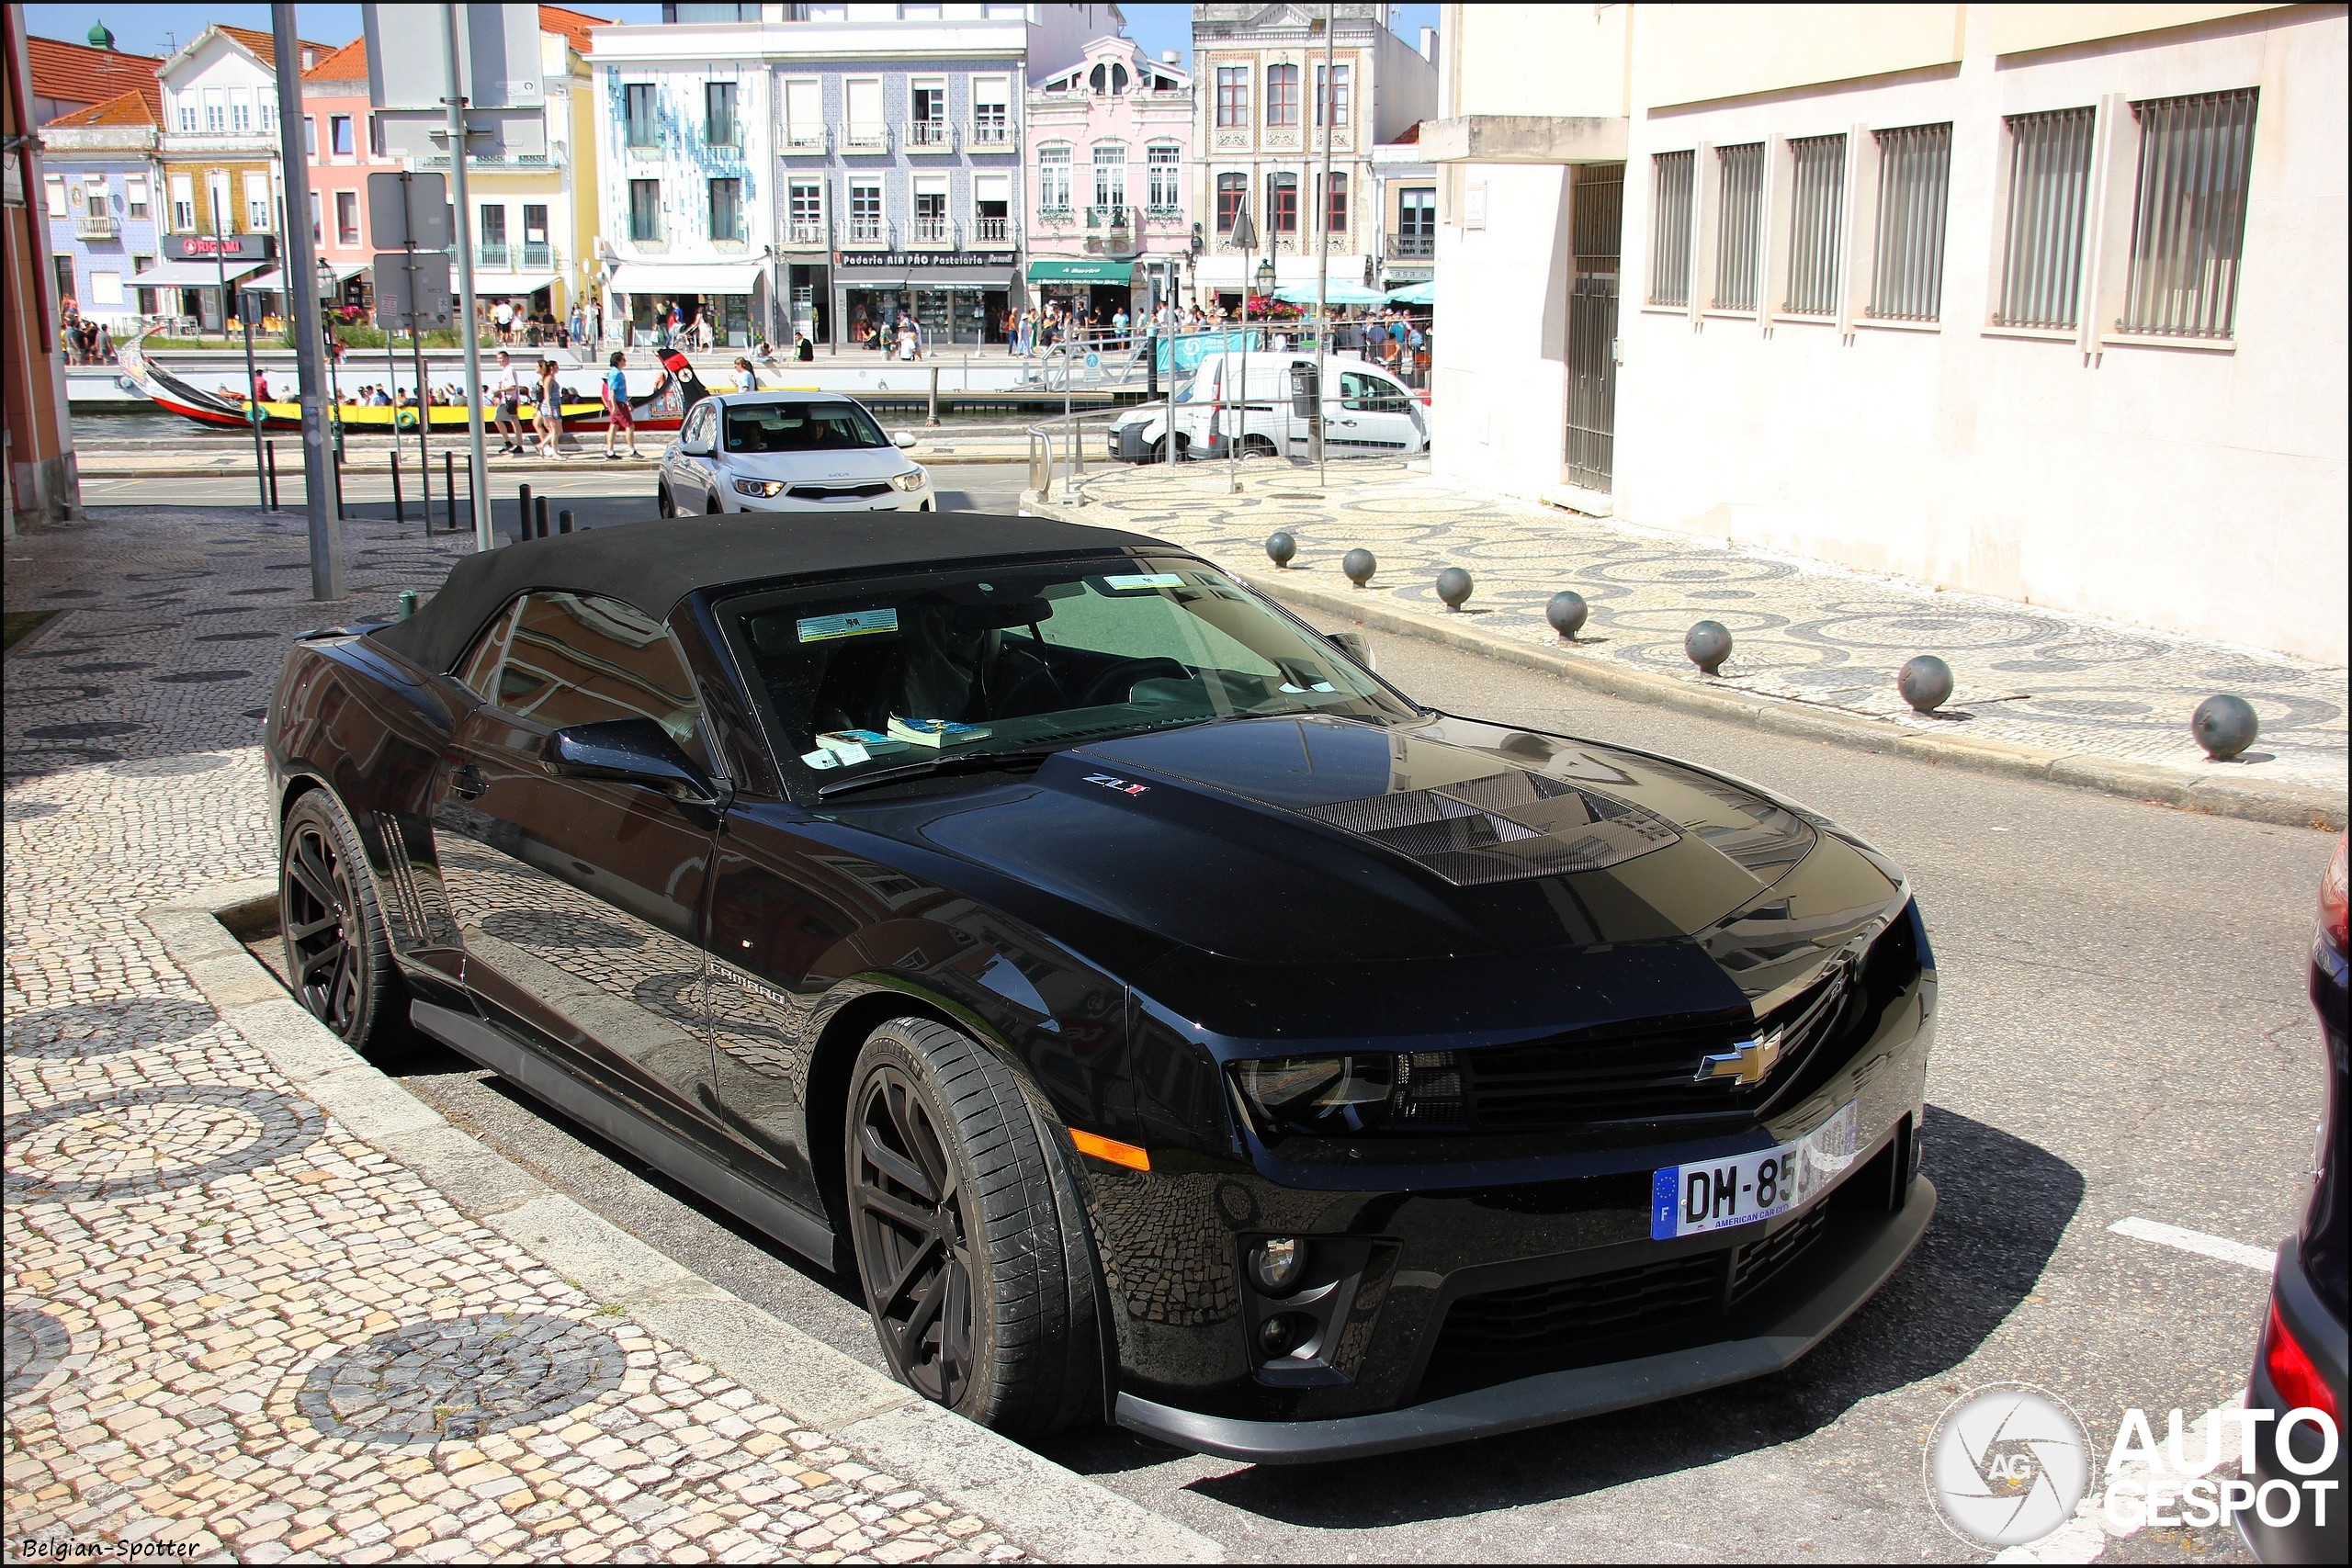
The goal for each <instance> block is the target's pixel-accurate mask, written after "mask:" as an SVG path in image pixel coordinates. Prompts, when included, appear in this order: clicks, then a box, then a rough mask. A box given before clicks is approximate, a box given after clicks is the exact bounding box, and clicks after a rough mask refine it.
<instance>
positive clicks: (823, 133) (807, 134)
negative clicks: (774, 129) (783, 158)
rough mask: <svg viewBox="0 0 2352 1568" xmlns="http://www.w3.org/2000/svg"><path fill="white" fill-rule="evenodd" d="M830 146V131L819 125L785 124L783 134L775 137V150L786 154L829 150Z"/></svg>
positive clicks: (831, 143)
mask: <svg viewBox="0 0 2352 1568" xmlns="http://www.w3.org/2000/svg"><path fill="white" fill-rule="evenodd" d="M832 146H833V137H832V132H831V131H830V130H827V129H826V128H825V127H823V126H821V125H795V126H786V128H785V131H784V134H783V135H782V136H780V137H778V138H777V139H776V151H777V152H782V153H785V154H787V155H789V154H791V153H795V152H800V153H809V152H831V151H832Z"/></svg>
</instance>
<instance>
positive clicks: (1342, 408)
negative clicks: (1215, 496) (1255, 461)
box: [1109, 353, 1430, 463]
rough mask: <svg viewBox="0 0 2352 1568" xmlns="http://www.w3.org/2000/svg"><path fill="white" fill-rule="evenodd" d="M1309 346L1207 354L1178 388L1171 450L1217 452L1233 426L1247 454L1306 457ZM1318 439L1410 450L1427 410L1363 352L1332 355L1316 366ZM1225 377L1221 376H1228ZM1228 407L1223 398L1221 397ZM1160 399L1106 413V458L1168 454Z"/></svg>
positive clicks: (1351, 451) (1421, 437) (1363, 452)
mask: <svg viewBox="0 0 2352 1568" xmlns="http://www.w3.org/2000/svg"><path fill="white" fill-rule="evenodd" d="M1315 369H1316V366H1315V356H1314V355H1312V354H1303V353H1289V354H1268V353H1251V354H1230V353H1225V354H1212V355H1207V356H1205V357H1204V358H1203V359H1202V361H1201V363H1200V367H1199V368H1198V369H1196V370H1194V371H1193V373H1192V375H1191V377H1190V378H1187V379H1185V380H1183V381H1181V382H1179V383H1178V384H1177V388H1176V454H1177V456H1178V457H1225V456H1226V455H1227V438H1228V436H1229V435H1231V434H1238V438H1239V440H1240V444H1241V453H1242V456H1244V457H1250V456H1255V455H1259V454H1263V455H1265V456H1267V457H1306V456H1307V455H1308V453H1309V451H1310V450H1311V446H1310V439H1311V438H1310V431H1309V425H1310V423H1311V420H1310V414H1311V412H1312V411H1313V409H1314V407H1315V397H1314V394H1313V391H1312V388H1313V385H1314V380H1315ZM1323 374H1324V385H1323V397H1322V404H1323V419H1324V436H1323V439H1324V445H1325V447H1326V449H1327V450H1328V451H1329V452H1331V453H1333V454H1335V455H1339V456H1347V457H1369V456H1380V455H1384V454H1387V453H1392V452H1393V453H1398V454H1414V453H1420V452H1426V451H1428V450H1429V446H1430V432H1429V420H1428V416H1427V415H1426V414H1424V413H1423V412H1422V411H1421V406H1420V403H1419V401H1418V400H1416V399H1415V398H1414V396H1413V394H1412V393H1411V392H1410V391H1408V390H1407V389H1406V387H1405V384H1404V383H1403V382H1402V381H1399V380H1397V378H1395V377H1394V376H1391V375H1390V374H1388V372H1387V371H1385V370H1383V369H1381V368H1380V367H1378V366H1376V365H1374V364H1373V363H1371V362H1370V361H1369V360H1366V359H1364V358H1363V357H1362V356H1361V355H1353V354H1335V355H1331V357H1330V358H1329V359H1328V360H1326V361H1325V362H1324V365H1323ZM1227 377H1230V378H1232V385H1231V386H1230V387H1227V385H1226V378H1227ZM1228 401H1229V402H1230V403H1231V404H1232V406H1231V407H1226V406H1224V405H1225V404H1227V402H1228ZM1168 413H1169V411H1168V404H1167V402H1166V400H1159V401H1156V402H1144V403H1137V404H1136V406H1135V407H1133V408H1131V409H1129V410H1127V411H1126V412H1125V413H1122V414H1121V415H1120V416H1119V417H1118V418H1117V419H1115V420H1113V421H1112V422H1111V428H1110V435H1109V448H1110V454H1111V456H1112V457H1115V458H1118V459H1120V460H1121V461H1124V462H1129V463H1151V462H1165V461H1166V460H1167V456H1168V449H1167V447H1166V446H1165V445H1164V443H1165V442H1166V440H1167V436H1168Z"/></svg>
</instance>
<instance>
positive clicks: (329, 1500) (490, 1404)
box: [0, 508, 1020, 1562]
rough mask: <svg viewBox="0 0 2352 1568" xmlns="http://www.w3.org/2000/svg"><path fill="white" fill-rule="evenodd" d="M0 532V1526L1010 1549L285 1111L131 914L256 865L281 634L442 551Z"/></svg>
mask: <svg viewBox="0 0 2352 1568" xmlns="http://www.w3.org/2000/svg"><path fill="white" fill-rule="evenodd" d="M284 516H285V517H286V520H285V521H282V522H273V521H270V520H268V519H266V516H265V514H263V513H256V512H249V511H231V510H201V509H193V508H188V509H168V510H162V511H156V512H144V513H132V512H122V513H103V512H102V513H98V514H97V515H96V518H95V519H94V520H93V521H92V522H91V523H90V524H88V525H81V526H77V527H74V528H72V529H70V530H64V531H59V532H51V533H45V534H40V535H34V536H26V537H22V538H17V539H13V540H10V541H8V543H7V546H6V555H7V592H6V604H7V608H8V609H9V610H11V611H18V610H29V609H60V610H64V609H70V610H71V611H72V612H73V613H72V615H70V616H69V617H66V618H64V619H63V620H62V621H61V622H60V623H57V624H53V625H51V626H48V627H44V628H43V631H42V634H40V635H39V636H38V637H37V639H36V641H35V643H34V645H33V646H30V647H24V646H20V647H19V649H17V651H14V652H11V653H10V654H9V655H8V656H7V659H6V774H7V790H6V998H5V999H6V1018H7V1033H6V1152H5V1161H0V1163H5V1168H6V1205H7V1207H6V1435H5V1455H4V1456H0V1457H5V1461H6V1463H5V1470H6V1479H5V1508H6V1519H5V1525H0V1530H5V1534H6V1540H7V1545H6V1551H7V1554H8V1555H9V1556H10V1557H12V1558H15V1557H20V1556H30V1555H32V1554H34V1553H35V1552H37V1551H40V1550H42V1545H41V1544H34V1545H28V1544H27V1543H28V1542H30V1543H47V1550H48V1551H51V1553H52V1554H53V1553H54V1551H55V1550H56V1543H62V1542H63V1541H65V1540H74V1541H76V1542H78V1543H81V1544H82V1546H83V1549H84V1550H85V1551H87V1550H89V1548H90V1547H91V1545H93V1544H95V1543H98V1542H131V1541H145V1542H156V1543H164V1542H176V1543H182V1544H183V1545H184V1546H185V1547H186V1548H187V1549H188V1551H189V1554H191V1555H198V1556H213V1555H223V1554H225V1555H232V1556H234V1557H236V1558H239V1559H243V1560H247V1561H254V1562H269V1561H277V1560H280V1559H284V1558H288V1557H293V1556H297V1555H300V1556H303V1557H328V1558H335V1559H339V1560H343V1561H347V1562H381V1561H385V1560H389V1559H392V1558H400V1559H403V1560H415V1561H423V1562H447V1561H454V1560H457V1559H460V1558H463V1559H468V1560H473V1559H480V1558H485V1557H499V1558H510V1559H524V1558H529V1559H556V1558H560V1559H564V1560H566V1561H585V1560H592V1559H597V1560H601V1559H607V1558H617V1559H620V1560H623V1561H664V1562H704V1561H719V1562H769V1561H776V1560H779V1559H787V1558H788V1559H793V1560H799V1561H807V1562H841V1561H846V1562H917V1561H926V1560H928V1561H939V1562H948V1561H979V1560H986V1561H1003V1560H1009V1559H1012V1558H1015V1557H1017V1556H1019V1555H1020V1554H1019V1552H1018V1551H1017V1550H1016V1549H1015V1548H1013V1547H1012V1545H1010V1544H1009V1543H1007V1542H1006V1541H1005V1540H1003V1539H1002V1538H1001V1535H999V1534H998V1533H997V1532H996V1530H995V1529H993V1527H991V1526H990V1525H989V1523H988V1522H987V1521H985V1520H982V1519H980V1518H978V1517H971V1516H969V1515H958V1514H956V1512H955V1511H954V1510H953V1509H951V1508H950V1507H949V1506H946V1505H944V1504H942V1503H939V1502H936V1501H934V1500H933V1499H932V1498H931V1497H930V1496H929V1495H926V1494H925V1493H924V1492H922V1490H920V1489H917V1488H914V1487H910V1486H908V1485H906V1484H904V1483H901V1482H899V1481H898V1480H896V1479H894V1478H893V1477H891V1476H889V1475H887V1474H882V1473H879V1472H876V1470H874V1469H872V1468H870V1467H868V1466H866V1465H865V1464H862V1463H860V1462H859V1456H858V1455H857V1454H856V1453H854V1452H853V1451H852V1450H850V1449H848V1448H846V1447H843V1446H842V1445H840V1444H838V1443H836V1442H834V1441H833V1440H832V1439H831V1438H829V1437H828V1436H827V1435H825V1434H824V1433H821V1432H815V1431H809V1430H804V1429H800V1428H798V1427H796V1426H795V1425H794V1424H793V1423H792V1421H791V1420H789V1419H788V1418H787V1417H786V1416H784V1415H783V1413H781V1412H780V1411H779V1410H777V1409H776V1408H775V1406H774V1405H772V1404H763V1403H762V1402H761V1401H760V1400H759V1399H758V1398H757V1397H756V1396H755V1395H754V1394H753V1393H751V1392H750V1391H749V1390H747V1389H744V1388H742V1387H741V1386H739V1385H737V1384H736V1383H734V1382H731V1381H730V1380H729V1379H728V1378H727V1377H725V1376H723V1375H721V1374H720V1373H718V1371H715V1370H714V1369H713V1368H711V1367H708V1366H706V1365H699V1364H696V1363H695V1360H694V1359H693V1358H692V1357H690V1356H688V1355H687V1354H686V1353H684V1351H682V1350H679V1349H677V1348H674V1347H672V1346H670V1345H667V1344H665V1343H663V1342H662V1340H661V1339H659V1338H657V1337H654V1336H653V1335H651V1334H650V1333H649V1332H647V1331H646V1330H644V1329H643V1328H641V1327H639V1325H636V1324H635V1323H633V1322H632V1321H631V1319H630V1318H629V1317H628V1314H626V1313H625V1312H623V1311H621V1310H620V1309H618V1308H615V1307H610V1306H605V1305H602V1304H600V1303H597V1302H596V1301H594V1300H593V1299H591V1298H590V1297H589V1296H587V1295H586V1294H584V1293H583V1292H582V1291H580V1290H579V1289H578V1288H576V1287H575V1286H573V1285H571V1284H570V1283H569V1282H567V1281H566V1280H562V1279H560V1278H558V1277H557V1276H556V1275H555V1274H554V1273H553V1272H552V1271H551V1270H549V1269H547V1268H545V1267H543V1266H541V1265H540V1264H538V1263H537V1262H536V1261H535V1260H534V1259H533V1258H531V1257H530V1256H529V1255H528V1254H527V1253H526V1252H525V1251H523V1250H522V1249H520V1248H518V1247H514V1246H512V1245H510V1244H508V1243H507V1242H506V1241H505V1240H504V1239H503V1238H502V1237H501V1236H499V1235H497V1234H496V1233H494V1232H492V1230H490V1229H489V1228H487V1227H486V1226H483V1225H481V1224H478V1223H476V1222H475V1221H473V1220H471V1219H469V1218H468V1217H467V1216H466V1215H465V1214H464V1213H461V1212H459V1211H458V1209H456V1208H455V1207H453V1206H452V1205H451V1204H450V1203H449V1202H448V1201H447V1200H446V1199H445V1198H443V1197H442V1196H440V1195H439V1194H438V1193H437V1192H435V1190H432V1189H431V1188H429V1187H427V1186H426V1185H425V1184H424V1183H423V1182H422V1181H420V1180H419V1179H417V1178H416V1177H414V1176H413V1175H412V1174H410V1173H409V1172H408V1171H407V1170H405V1169H404V1168H401V1166H400V1165H399V1164H398V1163H397V1162H395V1161H393V1160H391V1159H390V1158H389V1157H387V1156H384V1155H383V1154H381V1153H379V1152H378V1151H377V1150H375V1149H374V1148H372V1147H370V1146H369V1145H368V1144H366V1143H364V1142H362V1141H361V1140H360V1139H358V1138H357V1137H356V1136H354V1135H352V1134H351V1133H350V1132H349V1131H348V1130H346V1129H345V1128H344V1127H342V1126H341V1125H339V1124H338V1123H337V1122H335V1121H334V1120H333V1119H332V1118H330V1117H327V1116H325V1115H324V1114H322V1112H321V1111H319V1110H318V1108H317V1107H315V1106H314V1105H312V1104H311V1103H310V1102H309V1101H308V1100H304V1099H303V1098H302V1097H301V1096H300V1094H298V1093H296V1092H295V1091H294V1090H293V1089H292V1088H291V1087H290V1086H289V1085H288V1083H287V1082H286V1080H284V1079H283V1078H282V1077H278V1076H277V1073H276V1072H275V1071H274V1070H273V1069H272V1068H271V1067H270V1066H269V1065H268V1063H267V1061H266V1059H265V1058H264V1057H263V1055H261V1053H260V1052H259V1051H257V1050H255V1049H254V1047H253V1046H251V1045H250V1044H248V1043H246V1042H244V1041H243V1039H242V1038H240V1037H239V1036H237V1035H236V1034H235V1033H234V1032H232V1031H231V1030H230V1029H229V1028H228V1027H227V1026H226V1025H225V1024H223V1023H222V1022H220V1021H219V1020H218V1019H217V1018H216V1017H215V1016H214V1014H213V1013H212V1012H211V1010H209V1007H207V1006H206V1004H205V1003H204V1002H203V1001H202V1000H201V999H200V998H199V997H198V993H197V991H196V988H195V987H193V986H192V985H190V984H189V983H188V981H187V979H186V978H185V977H183V976H181V975H180V974H179V973H177V972H176V971H175V968H174V967H173V965H172V963H171V961H170V960H169V959H168V958H167V957H166V956H165V955H164V952H163V949H162V947H161V944H160V943H159V942H157V941H156V939H155V938H154V937H153V934H152V933H151V932H150V931H148V929H147V928H146V926H145V925H144V924H143V923H142V922H141V920H140V919H139V911H140V910H141V909H142V908H146V907H148V906H150V905H153V904H154V903H157V902H159V901H163V900H164V899H167V898H169V897H172V896H174V895H177V894H183V893H185V892H187V890H189V889H192V888H195V887H199V886H209V885H213V884H217V883H220V882H226V881H231V880H234V879H238V878H243V877H251V876H254V875H258V874H267V873H269V872H270V871H271V870H272V869H273V865H274V854H273V845H272V834H271V829H270V823H269V815H268V811H267V807H266V803H265V801H264V798H263V792H262V788H261V784H262V769H261V761H260V753H259V750H258V748H257V747H256V745H255V744H254V740H255V730H256V728H257V720H258V719H259V718H260V716H261V715H262V712H263V705H265V704H266V702H267V700H268V694H269V690H270V687H271V684H272V682H273V681H274V679H275V677H276V674H277V668H278V663H279V657H280V653H281V651H282V646H283V644H284V642H285V640H286V638H287V637H288V635H289V634H291V633H294V632H298V631H301V630H303V629H306V628H308V627H310V626H316V625H319V624H322V623H331V622H340V621H344V620H349V619H356V618H363V617H365V616H367V615H380V614H384V613H388V612H389V611H390V607H391V606H392V604H393V603H394V602H395V598H396V595H397V593H398V591H399V590H401V588H417V589H420V590H429V589H430V588H432V587H433V586H434V585H435V583H436V582H437V581H439V579H440V577H441V576H442V574H443V573H444V571H445V570H446V569H447V563H448V561H449V560H450V559H452V558H454V556H455V553H456V552H457V550H458V548H460V547H459V546H457V545H454V544H451V543H449V542H447V540H437V541H434V542H432V543H427V542H425V541H424V540H422V539H419V538H417V537H415V536H414V535H413V530H412V531H411V536H409V537H407V538H402V537H399V536H396V535H395V534H394V532H393V530H392V529H391V527H390V525H380V524H355V525H352V527H351V533H350V546H351V557H352V561H353V571H352V578H353V581H354V584H355V587H354V592H353V595H352V597H351V598H350V599H348V600H346V601H345V602H344V603H343V604H338V605H334V606H331V607H330V606H318V605H314V604H311V602H310V601H309V599H308V598H307V590H308V587H309V580H308V577H307V571H306V567H305V562H304V559H303V539H302V534H301V531H300V525H299V523H298V522H296V521H294V516H295V514H293V513H287V514H284Z"/></svg>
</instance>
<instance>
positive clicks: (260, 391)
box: [254, 367, 269, 403]
mask: <svg viewBox="0 0 2352 1568" xmlns="http://www.w3.org/2000/svg"><path fill="white" fill-rule="evenodd" d="M254 401H255V402H257V403H266V402H267V401H269V372H268V371H266V370H263V369H261V368H259V367H255V369H254Z"/></svg>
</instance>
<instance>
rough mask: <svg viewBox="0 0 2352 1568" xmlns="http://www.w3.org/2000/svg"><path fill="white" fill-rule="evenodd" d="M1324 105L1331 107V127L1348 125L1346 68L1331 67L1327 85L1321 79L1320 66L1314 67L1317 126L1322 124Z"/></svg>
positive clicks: (1321, 69)
mask: <svg viewBox="0 0 2352 1568" xmlns="http://www.w3.org/2000/svg"><path fill="white" fill-rule="evenodd" d="M1326 103H1329V105H1330V106H1331V123H1332V124H1333V125H1345V124H1347V123H1348V68H1347V67H1346V66H1344V65H1335V66H1333V67H1332V68H1331V79H1330V81H1329V82H1328V83H1327V82H1326V81H1325V80H1324V79H1323V67H1322V66H1321V65H1320V64H1318V65H1317V66H1316V67H1315V123H1316V124H1317V125H1318V126H1319V125H1321V124H1322V123H1323V106H1324V105H1325V104H1326Z"/></svg>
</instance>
